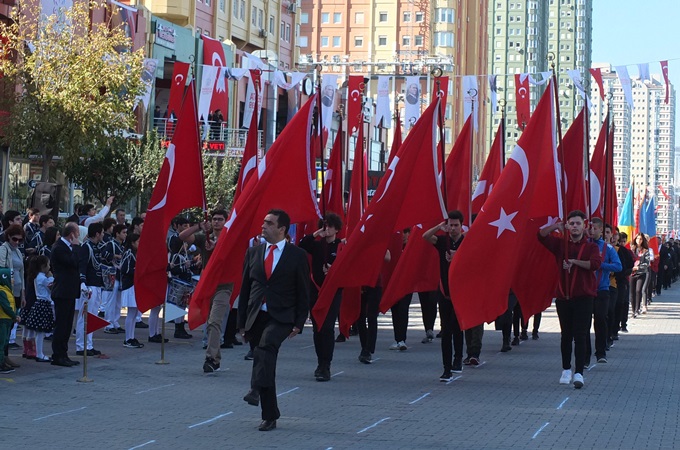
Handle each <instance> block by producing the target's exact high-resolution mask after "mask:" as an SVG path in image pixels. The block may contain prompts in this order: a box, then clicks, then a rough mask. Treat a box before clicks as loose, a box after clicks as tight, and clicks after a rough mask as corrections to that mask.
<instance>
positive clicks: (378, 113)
mask: <svg viewBox="0 0 680 450" xmlns="http://www.w3.org/2000/svg"><path fill="white" fill-rule="evenodd" d="M391 80H392V77H389V76H386V75H381V76H379V77H378V97H377V99H376V101H375V124H376V125H377V126H381V125H382V127H383V128H392V111H390V81H391ZM381 122H382V123H381Z"/></svg>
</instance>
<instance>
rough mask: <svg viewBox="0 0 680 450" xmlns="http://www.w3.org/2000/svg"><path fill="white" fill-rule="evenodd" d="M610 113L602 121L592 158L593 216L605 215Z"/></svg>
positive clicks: (591, 203) (591, 204)
mask: <svg viewBox="0 0 680 450" xmlns="http://www.w3.org/2000/svg"><path fill="white" fill-rule="evenodd" d="M608 121H609V114H607V116H606V117H605V119H604V122H602V127H600V133H599V134H598V136H597V142H596V143H595V149H594V150H593V156H592V157H591V158H590V214H591V215H592V217H599V218H600V219H602V218H603V217H604V203H605V192H606V190H607V189H606V186H605V180H606V178H607V148H606V145H605V141H606V139H607V123H608Z"/></svg>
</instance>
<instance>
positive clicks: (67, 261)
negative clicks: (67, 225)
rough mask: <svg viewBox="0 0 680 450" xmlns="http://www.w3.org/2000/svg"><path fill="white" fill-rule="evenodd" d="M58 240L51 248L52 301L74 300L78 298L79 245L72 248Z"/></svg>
mask: <svg viewBox="0 0 680 450" xmlns="http://www.w3.org/2000/svg"><path fill="white" fill-rule="evenodd" d="M72 249H73V250H71V249H70V248H69V247H68V245H66V243H65V242H64V241H63V240H61V239H59V240H58V241H57V242H55V244H54V247H52V254H51V255H50V265H51V266H52V273H53V274H54V285H53V286H52V299H53V300H54V299H59V298H62V299H74V300H75V299H76V298H78V297H80V271H79V270H78V253H79V250H80V246H79V245H74V246H72Z"/></svg>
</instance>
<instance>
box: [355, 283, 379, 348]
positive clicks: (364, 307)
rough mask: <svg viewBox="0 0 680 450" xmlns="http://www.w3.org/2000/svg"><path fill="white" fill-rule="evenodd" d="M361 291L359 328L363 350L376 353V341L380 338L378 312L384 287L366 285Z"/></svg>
mask: <svg viewBox="0 0 680 450" xmlns="http://www.w3.org/2000/svg"><path fill="white" fill-rule="evenodd" d="M361 290H362V292H361V313H360V314H359V321H358V322H357V328H358V329H359V341H360V342H361V351H362V352H369V353H375V341H376V339H377V338H378V312H379V307H380V297H381V296H382V288H381V287H380V286H376V287H368V286H364V287H363V288H362V289H361Z"/></svg>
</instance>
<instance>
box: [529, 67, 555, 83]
mask: <svg viewBox="0 0 680 450" xmlns="http://www.w3.org/2000/svg"><path fill="white" fill-rule="evenodd" d="M539 73H540V74H541V76H542V77H543V79H542V80H541V81H536V80H535V79H534V77H532V76H531V74H529V84H533V85H534V86H541V85H543V84H545V83H547V82H548V80H549V79H550V77H552V72H551V71H549V70H548V71H547V72H539Z"/></svg>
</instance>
